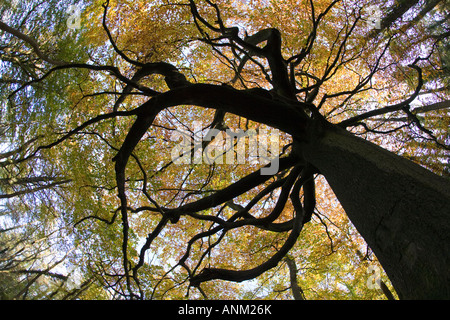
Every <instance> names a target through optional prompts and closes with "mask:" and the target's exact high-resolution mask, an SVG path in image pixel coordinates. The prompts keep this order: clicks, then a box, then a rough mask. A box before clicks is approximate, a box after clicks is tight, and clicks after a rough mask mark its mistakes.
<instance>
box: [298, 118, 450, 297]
mask: <svg viewBox="0 0 450 320" xmlns="http://www.w3.org/2000/svg"><path fill="white" fill-rule="evenodd" d="M302 147H303V148H302V150H303V153H304V157H305V159H306V160H307V161H308V162H310V163H311V164H313V165H314V166H315V167H316V168H317V169H318V170H320V172H321V174H323V175H324V177H325V178H326V179H327V181H328V183H329V184H330V186H331V188H332V189H333V191H334V193H335V194H336V196H337V198H338V199H339V201H340V203H341V204H342V206H343V208H344V210H345V212H346V213H347V215H348V217H349V218H350V220H351V221H352V223H353V224H354V225H355V227H356V228H357V230H358V231H359V232H360V234H361V235H362V237H363V238H364V239H365V241H366V242H367V243H368V245H369V246H370V247H371V248H372V250H373V251H374V253H375V254H376V256H377V258H378V259H379V261H380V262H381V264H382V265H383V268H384V269H385V271H386V273H387V274H388V276H389V278H390V280H391V282H392V284H393V286H394V288H395V290H396V291H397V293H398V295H399V297H400V299H449V298H450V272H449V270H450V183H449V180H447V179H445V178H443V177H440V176H437V175H435V174H433V173H431V172H430V171H428V170H426V169H424V168H423V167H421V166H419V165H417V164H415V163H413V162H411V161H409V160H406V159H404V158H401V157H399V156H397V155H395V154H393V153H391V152H389V151H387V150H384V149H382V148H380V147H378V146H376V145H374V144H372V143H370V142H368V141H365V140H363V139H361V138H359V137H356V136H353V135H352V134H350V133H348V132H346V131H345V130H343V129H341V128H338V127H335V126H323V125H320V126H317V128H315V129H313V130H312V134H311V136H310V138H309V139H308V141H307V142H304V143H303V145H302Z"/></svg>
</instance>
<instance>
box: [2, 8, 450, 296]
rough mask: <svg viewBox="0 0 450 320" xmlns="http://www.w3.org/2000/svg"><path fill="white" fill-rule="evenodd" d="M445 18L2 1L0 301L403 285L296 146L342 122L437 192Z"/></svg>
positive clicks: (444, 147)
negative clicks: (422, 175) (430, 180)
mask: <svg viewBox="0 0 450 320" xmlns="http://www.w3.org/2000/svg"><path fill="white" fill-rule="evenodd" d="M449 13H450V7H449V5H448V3H447V2H446V1H442V0H417V1H404V0H397V1H384V0H379V1H378V0H377V1H366V0H341V1H340V0H334V1H330V0H310V1H306V0H282V1H269V0H216V1H211V0H201V1H197V0H195V1H194V0H171V1H166V0H160V1H142V0H137V1H128V0H117V1H108V0H107V1H104V0H102V1H97V0H84V1H73V0H51V1H39V0H32V1H25V2H24V1H12V2H11V1H9V2H6V1H4V0H1V7H0V17H1V19H0V101H1V109H0V111H1V122H0V138H1V150H0V151H1V153H0V190H1V194H0V198H1V203H0V204H1V216H0V224H1V229H0V243H1V246H0V268H1V273H0V282H1V284H0V288H1V289H0V295H1V298H2V299H203V298H204V299H255V298H258V299H293V298H294V299H397V298H399V295H398V294H397V293H396V290H395V289H394V287H393V285H392V284H391V281H390V279H389V277H388V275H387V274H386V273H385V272H384V270H383V267H384V266H382V265H381V264H380V262H379V261H378V259H377V257H376V255H375V253H374V252H373V250H372V249H373V248H371V246H370V245H369V244H368V243H367V241H366V240H367V239H364V237H363V236H361V234H360V231H359V230H358V228H357V227H355V225H354V223H353V222H352V221H351V220H350V219H349V217H348V216H347V214H346V212H345V211H344V209H343V207H342V205H341V203H340V199H339V196H338V197H336V193H335V192H334V191H333V188H332V187H330V184H329V181H327V179H328V178H327V176H326V174H325V172H321V170H320V168H319V166H317V165H315V164H314V163H312V162H311V161H308V160H307V159H308V157H306V156H305V153H306V151H305V150H306V149H305V148H304V147H303V145H304V143H305V141H310V140H314V139H316V138H315V137H316V134H317V132H319V133H318V136H320V132H322V131H321V130H325V131H326V130H328V129H327V128H328V127H333V128H339V130H341V129H342V130H345V131H346V132H348V133H349V134H351V135H352V136H356V137H360V138H362V139H364V140H366V141H369V142H371V143H373V144H375V145H378V146H380V147H382V148H383V149H386V150H388V151H389V152H391V153H392V154H395V155H398V156H400V157H402V158H405V159H408V160H410V161H412V162H414V163H416V164H418V165H420V166H421V167H423V168H426V169H427V170H428V171H431V172H433V174H434V175H435V176H439V177H440V178H439V179H441V180H439V181H444V182H443V183H446V184H445V185H446V186H447V187H448V186H449V176H450V162H449V159H450V157H449V141H450V136H449V134H450V131H449V127H450V114H449V107H450V100H449V96H450V91H449V81H448V79H449V73H450V72H449V67H450V61H449V56H448V52H449V51H448V48H449V43H450V42H449V41H450V34H449V31H450V25H449V19H448V17H449ZM323 128H325V129H323ZM336 130H337V129H336ZM313 133H314V134H313ZM368 156H370V155H368ZM339 169H340V168H339V167H336V168H335V170H339ZM405 170H406V169H405ZM342 179H343V180H345V181H346V182H348V183H349V184H350V183H352V176H351V174H346V175H345V177H343V178H342ZM367 179H368V181H370V179H371V177H370V176H368V177H367ZM436 179H438V178H436ZM447 190H449V189H447ZM444 191H445V190H444ZM444 191H443V192H444ZM358 192H360V193H361V195H365V194H367V195H368V196H370V194H369V193H370V192H371V191H370V190H360V191H358ZM447 193H448V191H447ZM378 201H379V202H383V201H384V199H378ZM443 203H445V202H443ZM442 228H444V226H443V227H442ZM447 230H448V229H447ZM447 237H448V236H447ZM411 250H412V249H411ZM411 250H410V251H411ZM410 251H408V252H410ZM412 251H414V250H412ZM414 252H415V251H414ZM447 253H448V252H447ZM444 258H445V259H447V260H448V257H444ZM444 258H443V259H444ZM445 276H446V275H445ZM400 298H401V295H400Z"/></svg>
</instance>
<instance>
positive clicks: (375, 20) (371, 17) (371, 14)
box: [364, 5, 382, 29]
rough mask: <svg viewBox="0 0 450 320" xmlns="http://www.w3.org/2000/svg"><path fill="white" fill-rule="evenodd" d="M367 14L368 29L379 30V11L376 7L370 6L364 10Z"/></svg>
mask: <svg viewBox="0 0 450 320" xmlns="http://www.w3.org/2000/svg"><path fill="white" fill-rule="evenodd" d="M364 12H365V13H366V14H367V20H366V23H367V25H368V26H369V27H371V28H374V29H381V16H382V13H381V9H380V7H379V6H377V5H372V6H369V7H367V8H365V9H364Z"/></svg>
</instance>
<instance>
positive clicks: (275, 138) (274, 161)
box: [170, 121, 280, 175]
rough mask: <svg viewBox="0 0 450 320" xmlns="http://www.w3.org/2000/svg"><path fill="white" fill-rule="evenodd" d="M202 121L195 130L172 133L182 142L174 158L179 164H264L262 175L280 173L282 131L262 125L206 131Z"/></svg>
mask: <svg viewBox="0 0 450 320" xmlns="http://www.w3.org/2000/svg"><path fill="white" fill-rule="evenodd" d="M202 128H203V126H202V123H201V121H194V122H193V130H192V131H189V130H187V129H184V128H177V129H176V130H174V131H173V133H172V135H171V137H170V138H171V140H172V141H178V144H176V145H175V146H174V147H173V148H172V150H171V157H172V161H173V163H175V164H202V163H203V164H204V163H206V164H213V163H215V164H230V165H235V164H245V163H250V164H261V165H263V166H264V167H262V168H261V174H262V175H274V174H276V173H277V172H278V168H279V159H278V154H279V151H280V131H279V130H278V129H270V130H269V129H266V128H260V129H258V131H257V130H255V129H250V130H246V131H244V130H242V129H239V130H237V131H233V130H231V129H226V130H225V131H223V130H218V129H209V130H208V131H207V133H205V130H202Z"/></svg>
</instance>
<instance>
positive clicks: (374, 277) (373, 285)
mask: <svg viewBox="0 0 450 320" xmlns="http://www.w3.org/2000/svg"><path fill="white" fill-rule="evenodd" d="M367 273H369V274H370V276H369V278H367V281H366V285H367V288H369V289H375V290H376V289H381V269H380V267H377V266H373V265H371V266H369V268H368V269H367Z"/></svg>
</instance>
